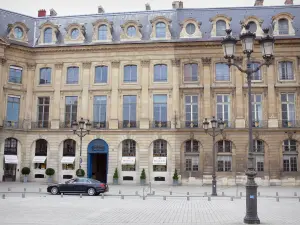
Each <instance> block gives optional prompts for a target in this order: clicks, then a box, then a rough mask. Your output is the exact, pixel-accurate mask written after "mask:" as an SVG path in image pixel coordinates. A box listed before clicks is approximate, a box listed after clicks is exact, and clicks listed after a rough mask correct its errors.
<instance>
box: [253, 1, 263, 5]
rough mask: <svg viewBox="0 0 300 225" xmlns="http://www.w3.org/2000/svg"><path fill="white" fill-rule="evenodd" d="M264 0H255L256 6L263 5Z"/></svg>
mask: <svg viewBox="0 0 300 225" xmlns="http://www.w3.org/2000/svg"><path fill="white" fill-rule="evenodd" d="M263 5H264V0H255V3H254V6H263Z"/></svg>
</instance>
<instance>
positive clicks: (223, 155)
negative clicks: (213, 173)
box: [217, 140, 232, 172]
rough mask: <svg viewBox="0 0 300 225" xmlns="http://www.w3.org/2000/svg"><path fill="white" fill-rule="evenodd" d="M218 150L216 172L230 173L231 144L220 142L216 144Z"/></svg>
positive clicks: (225, 141)
mask: <svg viewBox="0 0 300 225" xmlns="http://www.w3.org/2000/svg"><path fill="white" fill-rule="evenodd" d="M217 148H218V156H217V161H218V171H219V172H230V171H231V169H232V168H231V167H232V142H231V141H227V140H221V141H218V142H217Z"/></svg>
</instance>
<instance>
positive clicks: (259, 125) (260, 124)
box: [246, 120, 268, 128]
mask: <svg viewBox="0 0 300 225" xmlns="http://www.w3.org/2000/svg"><path fill="white" fill-rule="evenodd" d="M246 127H249V123H248V121H246ZM252 127H253V128H268V120H256V121H252Z"/></svg>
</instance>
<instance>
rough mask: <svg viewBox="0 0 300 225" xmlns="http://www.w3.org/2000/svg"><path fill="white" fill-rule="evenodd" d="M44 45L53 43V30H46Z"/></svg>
mask: <svg viewBox="0 0 300 225" xmlns="http://www.w3.org/2000/svg"><path fill="white" fill-rule="evenodd" d="M44 43H45V44H48V43H52V28H46V29H45V30H44Z"/></svg>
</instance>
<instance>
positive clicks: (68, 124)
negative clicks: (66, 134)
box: [59, 122, 72, 129]
mask: <svg viewBox="0 0 300 225" xmlns="http://www.w3.org/2000/svg"><path fill="white" fill-rule="evenodd" d="M59 128H69V129H72V122H60V123H59Z"/></svg>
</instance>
